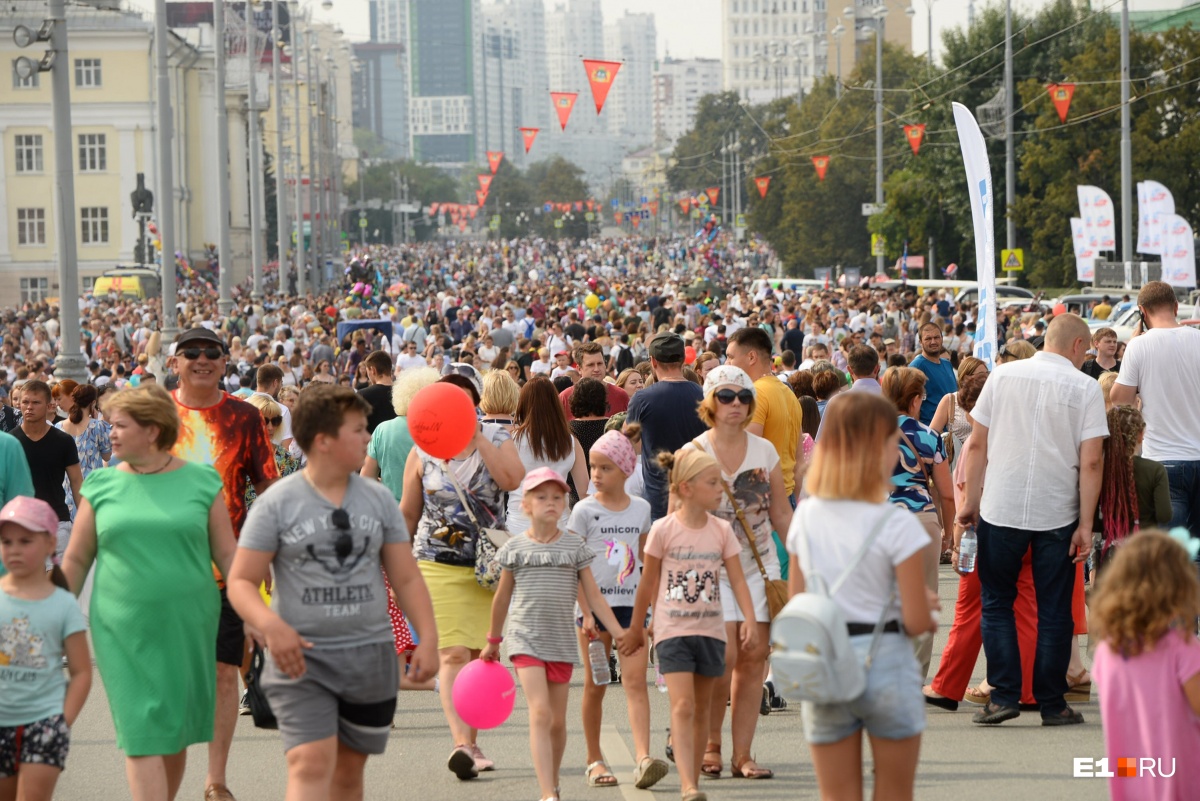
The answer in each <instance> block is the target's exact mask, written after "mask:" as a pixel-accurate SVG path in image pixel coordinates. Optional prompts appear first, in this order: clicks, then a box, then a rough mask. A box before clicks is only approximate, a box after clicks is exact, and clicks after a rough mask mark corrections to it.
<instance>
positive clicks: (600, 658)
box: [588, 640, 612, 687]
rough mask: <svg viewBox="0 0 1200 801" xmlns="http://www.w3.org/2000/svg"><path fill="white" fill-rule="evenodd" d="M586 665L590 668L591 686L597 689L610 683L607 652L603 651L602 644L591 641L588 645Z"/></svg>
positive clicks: (610, 676) (601, 642)
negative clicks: (593, 685)
mask: <svg viewBox="0 0 1200 801" xmlns="http://www.w3.org/2000/svg"><path fill="white" fill-rule="evenodd" d="M588 665H590V666H591V668H592V684H595V685H596V686H597V687H599V686H601V685H604V684H608V683H610V682H611V681H612V674H610V673H609V672H608V652H607V651H605V650H604V642H603V641H601V640H592V641H591V642H589V643H588Z"/></svg>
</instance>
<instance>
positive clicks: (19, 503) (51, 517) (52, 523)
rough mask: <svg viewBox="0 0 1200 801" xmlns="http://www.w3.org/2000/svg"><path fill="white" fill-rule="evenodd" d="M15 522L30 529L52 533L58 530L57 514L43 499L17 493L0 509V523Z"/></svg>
mask: <svg viewBox="0 0 1200 801" xmlns="http://www.w3.org/2000/svg"><path fill="white" fill-rule="evenodd" d="M4 523H16V524H17V525H18V526H23V527H24V528H27V529H29V530H30V531H44V532H46V533H47V534H54V533H55V532H56V531H58V515H57V514H55V512H54V509H52V508H51V507H50V504H48V503H46V502H45V501H42V500H38V499H37V498H30V497H29V496H27V495H18V496H17V497H15V498H13V499H12V500H11V501H9V502H8V503H6V504H4V508H3V509H0V525H3V524H4Z"/></svg>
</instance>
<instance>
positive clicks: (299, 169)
mask: <svg viewBox="0 0 1200 801" xmlns="http://www.w3.org/2000/svg"><path fill="white" fill-rule="evenodd" d="M297 11H298V9H295V10H293V11H292V13H291V21H292V44H291V56H292V58H291V62H292V100H293V103H292V123H293V125H292V127H293V129H294V131H295V146H294V148H293V150H294V153H293V155H294V156H295V158H296V171H295V176H296V183H295V184H294V185H293V186H292V191H293V196H292V198H293V205H294V206H295V209H296V266H295V269H296V292H297V294H299V295H300V296H301V297H304V294H305V287H306V285H307V283H308V282H307V281H306V280H305V273H306V272H307V268H306V265H307V259H306V257H305V253H304V250H305V248H304V202H303V195H302V194H301V193H302V191H303V186H302V184H303V183H304V159H303V156H302V152H303V148H304V142H303V129H302V128H301V126H300V119H301V114H300V111H301V105H300V85H301V83H303V82H302V81H301V80H300V63H299V58H300V53H301V52H303V50H304V47H303V44H302V35H301V33H300V30H299V28H298V27H297V25H296V20H297V17H298V15H297V13H296V12H297ZM279 283H280V286H281V287H282V286H283V285H284V281H283V276H282V275H281V276H280V278H279Z"/></svg>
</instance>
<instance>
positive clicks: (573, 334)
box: [563, 323, 587, 345]
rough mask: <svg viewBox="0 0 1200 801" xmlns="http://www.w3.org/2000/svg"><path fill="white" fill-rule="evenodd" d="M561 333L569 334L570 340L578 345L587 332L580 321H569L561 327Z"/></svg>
mask: <svg viewBox="0 0 1200 801" xmlns="http://www.w3.org/2000/svg"><path fill="white" fill-rule="evenodd" d="M563 333H565V334H566V335H567V336H569V337H570V338H571V341H572V342H574V343H575V344H577V345H578V344H579V343H580V342H582V341H583V338H584V336H585V335H586V334H587V329H585V328H584V327H583V325H582V324H581V323H571V324H570V325H568V326H567V327H566V328H564V329H563Z"/></svg>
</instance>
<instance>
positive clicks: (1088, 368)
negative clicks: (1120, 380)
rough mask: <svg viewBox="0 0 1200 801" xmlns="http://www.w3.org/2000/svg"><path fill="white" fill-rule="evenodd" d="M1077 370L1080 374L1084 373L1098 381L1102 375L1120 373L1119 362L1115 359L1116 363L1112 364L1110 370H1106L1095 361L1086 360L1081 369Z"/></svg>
mask: <svg viewBox="0 0 1200 801" xmlns="http://www.w3.org/2000/svg"><path fill="white" fill-rule="evenodd" d="M1079 370H1080V372H1083V373H1086V374H1088V375H1090V376H1091V377H1092V378H1095V379H1096V380H1097V381H1098V380H1100V376H1102V375H1104V374H1105V373H1119V372H1121V360H1120V359H1117V363H1116V364H1114V365H1113V366H1112V368H1111V369H1108V370H1106V369H1104V368H1103V367H1101V366H1100V365H1099V364H1098V363H1097V362H1096V360H1095V359H1088V360H1087V361H1086V362H1084V363H1083V367H1080V368H1079Z"/></svg>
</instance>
